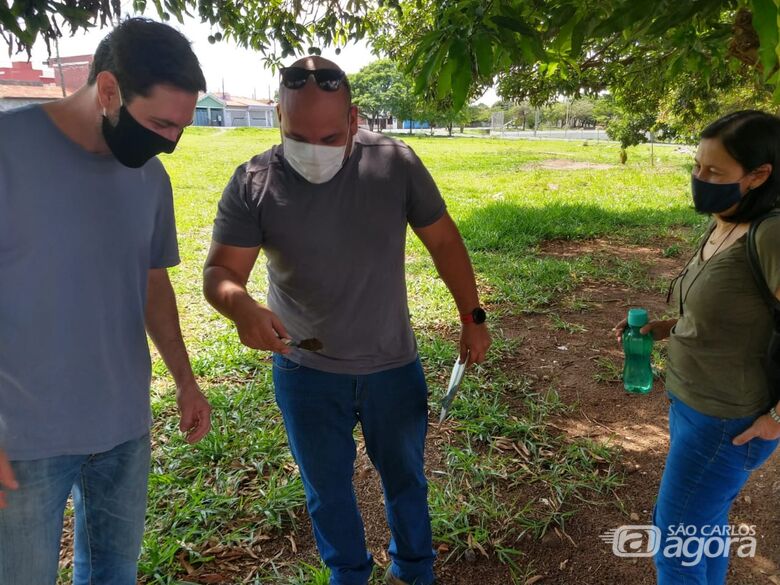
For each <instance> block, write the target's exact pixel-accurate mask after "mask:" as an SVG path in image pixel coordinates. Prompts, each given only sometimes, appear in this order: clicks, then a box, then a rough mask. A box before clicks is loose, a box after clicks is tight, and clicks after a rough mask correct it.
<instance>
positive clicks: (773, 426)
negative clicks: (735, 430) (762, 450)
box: [732, 414, 780, 447]
mask: <svg viewBox="0 0 780 585" xmlns="http://www.w3.org/2000/svg"><path fill="white" fill-rule="evenodd" d="M756 437H758V438H759V439H764V440H765V441H774V440H775V439H780V423H776V422H775V421H774V420H772V417H771V416H769V415H768V414H764V415H761V416H759V417H758V418H757V419H756V420H755V422H754V423H753V424H752V425H751V426H750V428H749V429H747V430H746V431H745V432H744V433H742V434H741V435H737V436H736V437H734V440H733V441H732V443H733V444H734V445H736V446H737V447H739V446H740V445H744V444H745V443H747V442H748V441H750V440H752V439H755V438H756Z"/></svg>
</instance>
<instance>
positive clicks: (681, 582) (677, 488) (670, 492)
mask: <svg viewBox="0 0 780 585" xmlns="http://www.w3.org/2000/svg"><path fill="white" fill-rule="evenodd" d="M669 399H670V401H671V404H670V406H669V438H670V446H669V455H668V457H667V459H666V467H665V469H664V473H663V477H662V479H661V489H660V492H659V494H658V500H657V502H656V506H655V509H654V511H653V523H654V524H655V526H657V527H658V528H659V529H660V531H661V538H660V550H659V552H658V553H657V554H656V555H655V557H654V561H655V565H656V569H657V575H658V584H659V585H723V584H724V583H725V582H726V571H727V570H728V564H729V549H731V552H735V550H736V548H735V546H736V545H729V542H728V541H727V537H728V535H727V534H726V530H727V528H725V527H727V526H728V524H729V519H728V517H729V509H730V508H731V504H732V502H733V501H734V499H735V498H736V497H737V495H738V494H739V491H740V490H741V489H742V486H744V485H745V482H746V481H747V480H748V478H749V477H750V473H751V472H752V471H754V470H756V469H758V468H759V467H760V466H761V465H762V464H763V463H764V462H765V461H766V460H767V459H768V458H769V456H770V455H772V453H773V452H774V450H775V448H776V447H777V444H778V441H765V440H763V439H758V438H756V439H752V440H751V441H750V442H748V443H747V444H746V445H742V446H739V447H737V446H735V445H733V444H732V443H731V441H732V439H733V438H734V437H736V436H737V435H739V434H741V433H742V432H743V431H744V430H746V429H747V428H748V427H750V426H751V425H752V424H753V421H755V419H756V418H757V417H756V416H750V417H746V418H735V419H726V418H718V417H714V416H708V415H705V414H702V413H700V412H698V411H697V410H695V409H693V408H691V407H690V406H688V405H686V404H685V403H684V402H682V401H681V400H680V399H678V398H676V397H675V396H674V395H672V394H669ZM681 527H682V529H683V530H686V531H692V533H691V536H694V537H695V538H699V539H704V540H700V541H699V542H700V544H698V545H697V544H696V541H695V540H693V539H691V540H690V542H689V544H688V545H687V550H685V549H683V550H682V551H681V552H682V554H678V552H679V551H675V549H678V548H679V547H677V546H676V544H677V543H679V542H680V539H682V540H683V541H684V539H685V537H686V536H687V533H683V532H681ZM715 527H723V528H715ZM675 535H677V536H679V537H680V539H675V538H674V536H675ZM707 541H710V542H707ZM702 542H707V545H706V547H704V546H702V545H701V543H702ZM666 549H668V551H667V554H664V551H665V550H666ZM669 550H670V551H672V553H673V554H670V553H669ZM721 550H722V551H723V552H722V554H720V553H719V551H721ZM707 551H709V552H710V553H711V554H707ZM702 553H703V554H702Z"/></svg>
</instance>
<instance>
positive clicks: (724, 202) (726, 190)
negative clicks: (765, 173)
mask: <svg viewBox="0 0 780 585" xmlns="http://www.w3.org/2000/svg"><path fill="white" fill-rule="evenodd" d="M691 191H692V192H693V205H694V207H696V211H698V212H699V213H721V212H723V211H726V210H727V209H729V208H731V207H734V206H735V205H736V204H737V203H739V202H740V201H741V200H742V192H741V191H740V188H739V183H708V182H706V181H702V180H701V179H698V178H697V177H696V175H691Z"/></svg>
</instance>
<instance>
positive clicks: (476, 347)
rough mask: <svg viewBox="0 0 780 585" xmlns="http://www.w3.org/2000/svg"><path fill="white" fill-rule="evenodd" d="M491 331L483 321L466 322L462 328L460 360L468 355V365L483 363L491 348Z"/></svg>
mask: <svg viewBox="0 0 780 585" xmlns="http://www.w3.org/2000/svg"><path fill="white" fill-rule="evenodd" d="M490 344H491V341H490V333H489V332H488V328H487V325H486V324H484V323H482V324H480V325H477V324H476V323H464V324H463V327H462V328H461V330H460V361H461V362H462V361H464V360H465V359H466V357H467V356H468V362H467V363H466V366H467V367H468V366H470V365H471V364H481V363H482V362H483V361H485V356H486V354H487V351H488V349H489V348H490Z"/></svg>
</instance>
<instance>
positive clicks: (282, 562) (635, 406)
mask: <svg viewBox="0 0 780 585" xmlns="http://www.w3.org/2000/svg"><path fill="white" fill-rule="evenodd" d="M667 243H668V242H667ZM667 243H664V242H658V243H653V244H650V245H647V246H630V245H626V244H625V243H617V242H611V241H608V240H592V241H587V242H566V241H556V242H548V243H546V244H545V245H543V246H542V247H541V253H542V254H547V255H553V256H560V257H568V256H577V255H582V254H588V253H603V252H609V253H612V254H615V255H618V256H620V257H621V258H622V259H625V260H639V261H641V262H643V263H646V264H647V265H648V266H650V274H651V275H653V276H655V277H659V278H671V277H672V276H674V275H675V274H676V273H677V271H678V270H679V268H680V265H681V264H682V263H683V261H684V260H683V259H680V258H671V259H670V258H664V257H663V255H662V250H663V249H664V247H665V244H667ZM572 296H573V297H576V299H577V303H578V306H579V308H578V309H577V310H572V309H566V308H565V307H566V306H569V304H568V303H566V302H562V303H561V304H560V306H559V307H553V308H552V309H553V310H554V311H555V312H556V313H557V315H558V316H559V317H560V318H561V319H562V320H563V321H564V322H566V323H568V324H570V325H572V326H573V327H569V328H567V329H561V324H560V322H558V323H555V322H554V321H553V319H552V318H551V317H550V315H530V316H523V317H518V318H513V319H509V320H506V321H505V322H504V323H502V324H501V326H500V327H499V329H500V331H496V334H503V335H504V336H506V337H508V338H512V339H516V340H519V341H520V343H519V344H518V350H517V353H516V355H514V356H513V357H512V358H511V359H510V360H508V361H507V363H506V364H505V367H506V368H508V369H509V370H513V371H515V372H516V373H517V374H518V375H523V376H526V377H529V378H530V379H531V380H532V383H533V386H534V389H535V390H537V391H540V392H542V391H546V390H548V389H549V388H550V387H555V388H556V389H557V390H558V392H559V393H560V395H561V397H562V399H563V400H564V401H565V402H567V403H569V404H573V405H575V406H576V408H575V409H574V411H573V413H572V414H570V415H568V416H566V417H559V418H557V419H556V420H554V421H552V424H553V425H555V427H556V428H557V429H559V430H560V431H561V432H563V433H567V434H568V435H570V436H571V437H590V438H591V439H593V440H596V441H603V442H606V443H609V444H611V445H614V446H617V447H619V448H620V449H621V451H622V467H623V470H624V472H625V477H626V481H625V485H624V486H623V487H621V488H619V489H618V490H617V493H616V495H615V496H603V497H601V498H595V499H594V501H592V502H590V503H583V504H582V506H581V507H580V508H579V509H578V510H577V512H576V514H575V515H574V516H573V517H572V518H571V519H570V520H569V521H568V522H567V524H566V526H565V527H564V531H565V532H564V531H551V532H548V534H547V535H546V536H545V537H544V538H542V539H541V540H534V539H532V538H525V539H523V540H522V546H521V548H522V551H523V553H524V554H525V557H524V558H523V559H521V561H520V563H521V564H523V563H526V564H529V565H528V566H529V569H530V571H531V572H530V575H531V577H530V579H529V580H527V581H524V582H520V584H521V585H531V584H532V583H539V584H540V585H546V584H551V585H614V584H618V585H651V584H654V583H655V573H654V570H653V567H652V563H651V562H650V561H649V560H647V559H633V560H631V559H622V558H618V557H616V556H614V555H613V553H612V550H611V547H610V545H608V544H606V543H604V542H603V541H602V540H600V539H599V535H601V534H602V533H604V532H605V531H607V530H609V529H613V528H617V527H618V526H621V525H624V524H647V523H649V522H650V518H651V512H652V508H653V503H654V500H655V497H656V494H657V491H658V486H659V482H660V479H661V473H662V471H663V466H664V460H665V457H666V452H667V449H668V435H667V423H668V419H667V407H668V401H667V399H666V396H665V394H664V391H663V384H662V382H661V381H657V382H656V385H655V388H654V389H653V391H652V393H650V394H649V395H644V396H635V395H628V394H626V393H625V392H624V391H623V389H622V384H621V383H620V382H619V381H618V380H617V379H616V378H615V379H610V376H611V374H610V372H612V373H614V371H613V370H611V369H610V367H609V364H612V365H614V367H619V365H620V364H621V360H622V354H621V351H620V348H619V347H618V345H617V343H616V341H615V339H614V336H613V334H612V333H611V331H610V329H611V327H612V326H613V325H614V324H616V323H618V322H619V321H620V320H621V319H622V318H623V317H624V316H625V314H626V312H627V310H628V308H629V307H632V306H642V307H646V308H647V309H649V310H650V311H651V313H652V314H660V313H663V312H664V311H665V310H666V305H665V303H664V299H662V298H660V296H659V295H658V294H655V293H648V292H641V291H637V290H633V289H631V288H628V287H623V286H616V285H612V284H604V283H598V282H593V283H588V284H586V285H585V286H583V287H581V288H580V289H579V290H577V291H575V293H574V294H573V295H572ZM570 330H571V331H573V332H569V331H570ZM511 404H512V400H511V397H510V405H511ZM517 408H518V409H519V408H520V401H518V405H517ZM432 420H433V419H432ZM448 432H450V431H449V430H448V429H447V428H446V426H445V427H444V428H442V429H439V428H437V426H436V425H434V424H432V425H431V430H430V432H429V436H428V444H427V456H426V467H427V472H428V476H429V477H431V476H432V474H435V472H436V471H437V470H441V469H444V465H443V461H442V448H441V446H442V444H443V443H445V442H447V441H448V438H447V436H446V433H448ZM779 470H780V456H778V455H777V454H776V455H775V456H774V457H773V458H772V459H770V461H769V462H768V463H767V464H766V465H765V466H764V467H763V468H762V469H761V470H759V471H757V472H756V473H754V475H753V477H752V478H751V479H750V482H749V483H748V485H747V486H746V488H745V489H744V490H743V492H742V494H741V495H740V497H739V499H738V501H737V502H736V503H735V505H734V508H733V510H732V517H731V519H732V523H734V524H739V523H742V522H744V523H746V524H751V525H755V526H756V531H757V535H758V536H759V543H758V556H757V557H756V558H754V559H738V558H737V559H734V560H733V561H732V565H731V569H730V572H729V579H728V583H729V585H763V584H768V585H771V584H775V585H780V514H778V513H777V507H778V500H779V499H780V474H778V471H779ZM529 489H531V488H530V486H529ZM355 490H356V493H357V497H358V501H359V504H360V507H361V510H362V513H363V519H364V522H365V527H366V538H367V543H368V546H369V549H370V550H371V551H372V553H373V555H374V557H375V559H376V561H377V563H378V564H380V565H383V566H384V565H386V564H387V563H388V562H389V559H388V556H387V553H386V552H385V551H386V548H387V545H388V542H389V532H388V529H387V525H386V522H385V517H384V506H383V502H382V491H381V485H380V482H379V478H378V476H377V473H376V472H375V471H374V470H373V468H372V467H371V464H370V462H369V461H368V458H367V457H366V454H365V451H364V449H362V448H361V449H359V454H358V461H357V464H356V472H355ZM506 497H517V494H507V495H506ZM521 497H522V496H521ZM301 520H302V522H301V525H300V529H299V530H298V531H297V532H296V533H290V534H276V535H270V536H267V537H265V536H263V537H259V538H258V539H257V541H256V542H255V544H254V545H253V546H251V547H247V548H237V549H229V548H226V547H220V546H219V543H214V548H213V550H212V551H211V552H209V551H206V552H209V554H211V555H213V556H214V560H213V561H212V562H209V563H206V564H205V565H202V566H198V567H192V566H190V565H189V564H188V563H187V564H184V566H185V567H187V568H188V570H187V572H182V574H181V575H180V576H179V577H180V578H181V579H183V580H186V581H187V582H191V583H204V584H205V583H220V584H223V583H230V584H234V583H248V582H252V580H253V578H254V576H255V574H256V573H257V571H258V569H259V568H260V567H266V568H267V567H269V566H271V565H274V566H276V567H279V568H280V570H281V572H283V573H287V572H289V571H285V570H284V567H285V566H295V565H298V564H299V563H301V562H308V563H313V564H315V565H316V564H318V562H319V561H318V559H317V551H316V547H315V544H314V540H313V537H312V534H311V526H310V523H309V521H308V518H302V519H301ZM250 528H251V527H246V529H247V530H249V529H250ZM435 546H438V543H435ZM447 557H448V555H447V551H446V550H445V549H441V550H440V554H439V557H438V559H437V563H436V573H437V577H438V583H439V585H473V584H479V585H507V584H510V583H516V581H513V580H512V578H511V576H510V573H509V570H508V569H507V567H506V566H503V565H501V564H500V563H499V562H498V561H497V560H496V559H495V558H494V557H491V558H484V557H483V556H482V555H481V554H479V553H477V554H476V555H474V556H471V555H469V557H468V558H465V557H464V558H461V559H458V560H452V559H451V560H449V561H448V562H446V563H445V562H444V561H445V560H446V559H447ZM182 560H183V561H184V562H185V563H186V562H187V559H186V557H182Z"/></svg>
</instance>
